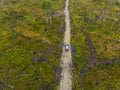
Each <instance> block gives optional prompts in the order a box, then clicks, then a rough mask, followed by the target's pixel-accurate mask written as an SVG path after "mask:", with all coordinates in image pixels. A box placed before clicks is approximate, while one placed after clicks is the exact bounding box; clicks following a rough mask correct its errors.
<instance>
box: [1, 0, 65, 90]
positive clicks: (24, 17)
mask: <svg viewBox="0 0 120 90" xmlns="http://www.w3.org/2000/svg"><path fill="white" fill-rule="evenodd" d="M46 2H47V3H46ZM63 3H64V0H8V1H7V0H1V1H0V85H3V86H4V87H3V88H4V90H10V88H12V86H14V88H15V90H56V89H57V86H58V81H57V80H56V79H55V70H54V69H55V68H56V67H59V59H60V55H61V50H62V48H61V46H62V38H63V33H64V32H63V28H64V16H63V15H62V16H56V15H54V14H53V15H52V14H51V17H52V23H51V24H49V23H46V13H47V12H49V11H50V12H51V13H52V12H55V11H61V10H63V8H64V4H63ZM48 19H49V18H48ZM9 85H11V87H10V86H9ZM0 88H1V87H0Z"/></svg>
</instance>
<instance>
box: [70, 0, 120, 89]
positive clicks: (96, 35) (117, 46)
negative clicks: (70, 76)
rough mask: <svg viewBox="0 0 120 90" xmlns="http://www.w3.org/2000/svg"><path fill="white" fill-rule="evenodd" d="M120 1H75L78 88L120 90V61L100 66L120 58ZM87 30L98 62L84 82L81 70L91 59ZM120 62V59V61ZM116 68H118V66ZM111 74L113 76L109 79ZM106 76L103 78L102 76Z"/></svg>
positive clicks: (73, 25) (72, 3)
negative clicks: (101, 62)
mask: <svg viewBox="0 0 120 90" xmlns="http://www.w3.org/2000/svg"><path fill="white" fill-rule="evenodd" d="M119 5H120V2H119V0H112V1H111V0H71V1H70V7H69V9H70V13H71V28H72V44H74V45H75V47H76V53H75V54H73V73H74V83H73V89H74V90H82V88H83V89H84V90H119V89H120V83H119V81H120V77H119V69H120V66H119V63H120V62H117V64H112V65H109V64H108V65H106V64H105V65H102V64H100V65H96V63H97V62H99V61H102V60H106V61H110V60H111V59H113V60H114V61H116V60H117V59H116V58H118V59H119V57H120V12H119V11H120V7H119ZM83 30H84V32H86V33H87V34H88V35H89V36H90V39H91V42H92V44H93V45H94V47H95V49H96V59H97V61H96V62H95V65H94V66H93V67H92V66H91V68H90V70H88V71H87V72H86V75H84V76H83V78H82V81H83V85H82V86H81V85H80V81H79V80H80V79H79V78H80V75H81V73H80V70H81V69H82V68H83V67H85V65H86V64H87V62H88V61H89V59H90V53H91V51H90V50H89V47H88V44H87V42H86V41H87V38H88V37H86V36H85V35H84V34H83V32H82V31H83ZM118 61H119V60H118ZM115 68H116V69H115ZM109 77H110V78H109ZM103 78H104V79H105V80H103V81H101V80H102V79H103Z"/></svg>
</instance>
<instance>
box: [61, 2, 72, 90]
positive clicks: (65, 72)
mask: <svg viewBox="0 0 120 90" xmlns="http://www.w3.org/2000/svg"><path fill="white" fill-rule="evenodd" d="M68 6H69V0H66V6H65V10H64V13H65V25H66V26H65V36H64V43H68V44H69V45H70V48H69V51H65V48H64V46H63V52H62V56H61V67H62V72H61V80H60V86H59V90H71V89H72V69H71V65H72V57H71V44H70V17H69V10H68Z"/></svg>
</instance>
